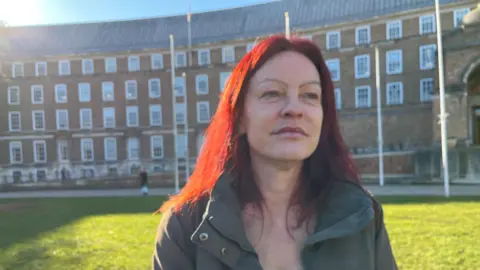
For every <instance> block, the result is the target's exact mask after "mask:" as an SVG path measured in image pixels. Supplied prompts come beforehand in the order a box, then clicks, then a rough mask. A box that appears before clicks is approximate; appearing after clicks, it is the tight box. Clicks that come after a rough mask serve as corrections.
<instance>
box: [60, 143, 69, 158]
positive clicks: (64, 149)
mask: <svg viewBox="0 0 480 270" xmlns="http://www.w3.org/2000/svg"><path fill="white" fill-rule="evenodd" d="M57 152H58V153H57V155H58V161H60V162H61V161H68V159H69V158H68V141H66V140H61V141H57Z"/></svg>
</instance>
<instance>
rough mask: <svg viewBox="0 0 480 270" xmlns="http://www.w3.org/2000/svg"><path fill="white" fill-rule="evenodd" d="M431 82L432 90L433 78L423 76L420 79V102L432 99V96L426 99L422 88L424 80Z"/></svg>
mask: <svg viewBox="0 0 480 270" xmlns="http://www.w3.org/2000/svg"><path fill="white" fill-rule="evenodd" d="M427 81H428V82H432V91H433V90H434V89H433V84H434V80H433V78H425V79H421V80H420V101H421V102H431V101H432V99H431V98H432V97H431V96H430V98H428V99H427V97H426V96H425V93H424V89H423V85H424V82H427Z"/></svg>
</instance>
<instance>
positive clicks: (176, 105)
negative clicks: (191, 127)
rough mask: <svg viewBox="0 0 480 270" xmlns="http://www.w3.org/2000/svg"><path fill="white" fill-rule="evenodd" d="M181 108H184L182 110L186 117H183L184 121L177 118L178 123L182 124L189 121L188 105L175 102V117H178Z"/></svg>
mask: <svg viewBox="0 0 480 270" xmlns="http://www.w3.org/2000/svg"><path fill="white" fill-rule="evenodd" d="M179 108H182V109H181V110H180V111H181V112H182V114H183V115H184V118H183V121H178V119H177V124H180V125H183V124H185V122H186V121H187V117H188V115H187V106H186V105H185V103H175V106H174V109H175V117H177V112H178V111H179V110H177V109H179Z"/></svg>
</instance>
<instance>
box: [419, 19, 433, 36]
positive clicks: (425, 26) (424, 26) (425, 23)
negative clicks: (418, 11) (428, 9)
mask: <svg viewBox="0 0 480 270" xmlns="http://www.w3.org/2000/svg"><path fill="white" fill-rule="evenodd" d="M419 24H420V35H426V34H431V33H435V31H436V26H435V15H433V14H430V15H423V16H420V18H419Z"/></svg>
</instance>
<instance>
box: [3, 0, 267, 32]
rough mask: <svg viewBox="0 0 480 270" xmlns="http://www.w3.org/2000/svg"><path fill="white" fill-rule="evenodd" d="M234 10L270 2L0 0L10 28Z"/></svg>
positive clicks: (265, 0)
mask: <svg viewBox="0 0 480 270" xmlns="http://www.w3.org/2000/svg"><path fill="white" fill-rule="evenodd" d="M188 1H190V4H191V10H192V12H204V11H209V10H217V9H225V8H233V7H239V6H246V5H252V4H257V3H265V2H270V1H273V0H0V21H5V22H6V23H7V24H8V25H9V26H22V25H38V24H64V23H80V22H91V21H110V20H128V19H138V18H148V17H161V16H169V15H179V14H186V13H187V10H188Z"/></svg>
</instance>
